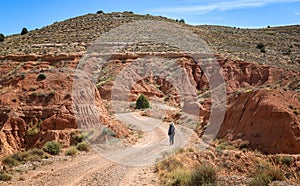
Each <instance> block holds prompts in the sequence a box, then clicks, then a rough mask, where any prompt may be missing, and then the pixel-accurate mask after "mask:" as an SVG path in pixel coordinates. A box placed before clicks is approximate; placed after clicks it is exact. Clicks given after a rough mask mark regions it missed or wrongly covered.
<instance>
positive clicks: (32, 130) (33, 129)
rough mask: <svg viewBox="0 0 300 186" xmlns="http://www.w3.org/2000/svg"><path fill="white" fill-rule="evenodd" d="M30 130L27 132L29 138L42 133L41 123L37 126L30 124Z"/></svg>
mask: <svg viewBox="0 0 300 186" xmlns="http://www.w3.org/2000/svg"><path fill="white" fill-rule="evenodd" d="M29 127H30V128H29V129H28V130H27V131H26V134H27V135H28V136H35V135H37V134H39V133H40V127H41V122H37V123H36V124H32V123H30V124H29Z"/></svg>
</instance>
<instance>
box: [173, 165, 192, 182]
mask: <svg viewBox="0 0 300 186" xmlns="http://www.w3.org/2000/svg"><path fill="white" fill-rule="evenodd" d="M190 182H191V173H190V171H188V170H185V169H182V168H181V169H177V170H175V171H174V173H173V174H172V176H171V180H170V182H169V183H168V184H167V185H177V186H186V185H189V184H190Z"/></svg>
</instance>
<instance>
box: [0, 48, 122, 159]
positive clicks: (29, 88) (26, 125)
mask: <svg viewBox="0 0 300 186" xmlns="http://www.w3.org/2000/svg"><path fill="white" fill-rule="evenodd" d="M80 57H81V56H80V55H78V54H59V55H57V56H55V55H46V56H6V57H2V58H1V59H2V60H3V61H1V63H0V74H1V76H0V83H1V84H0V127H1V128H0V139H1V141H0V156H1V155H3V154H9V153H13V152H16V151H19V150H22V149H25V148H30V147H41V146H42V145H43V144H44V143H46V142H47V141H52V140H56V141H59V142H60V143H61V144H63V146H68V145H70V144H71V143H72V139H71V135H72V134H73V133H75V132H76V131H77V132H78V131H79V130H80V129H83V126H79V125H78V121H81V120H82V118H81V116H80V115H75V114H74V108H73V106H72V104H73V101H74V98H73V96H72V88H73V80H74V79H73V78H74V69H75V67H76V66H77V64H78V62H79V59H80ZM11 60H14V61H11ZM22 60H38V61H28V62H21V61H22ZM40 75H41V76H43V77H44V78H39V76H40ZM95 90H97V89H96V88H95ZM94 99H95V105H96V107H97V108H98V110H99V111H100V112H99V115H98V116H96V117H98V119H99V120H98V121H99V122H101V123H102V124H104V125H106V126H108V127H110V128H111V129H112V130H114V131H115V132H116V134H117V135H118V136H126V135H128V131H127V130H126V128H125V127H124V126H122V125H118V124H115V123H114V121H112V119H111V118H110V117H109V115H108V113H107V111H106V109H105V107H104V105H103V103H102V100H101V97H100V95H99V93H97V92H96V94H95V95H94ZM85 123H87V124H88V121H85ZM34 127H36V128H37V131H36V132H33V133H32V134H30V133H29V132H28V131H30V130H31V129H32V128H34Z"/></svg>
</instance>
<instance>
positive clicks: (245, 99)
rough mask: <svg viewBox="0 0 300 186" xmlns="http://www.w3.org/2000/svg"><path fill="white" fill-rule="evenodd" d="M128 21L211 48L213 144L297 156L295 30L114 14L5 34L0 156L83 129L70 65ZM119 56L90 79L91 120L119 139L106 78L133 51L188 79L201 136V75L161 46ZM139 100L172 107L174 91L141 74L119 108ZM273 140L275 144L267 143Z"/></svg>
mask: <svg viewBox="0 0 300 186" xmlns="http://www.w3.org/2000/svg"><path fill="white" fill-rule="evenodd" d="M135 20H163V21H167V22H172V23H175V24H181V25H182V26H184V27H186V29H190V30H191V31H193V32H194V33H196V34H198V36H199V38H202V39H203V40H205V41H206V42H207V43H208V45H209V46H210V47H211V48H212V49H213V51H214V53H215V56H216V58H217V61H218V62H219V64H220V66H221V73H222V74H223V76H224V79H225V81H226V87H227V94H228V98H229V99H228V110H227V112H226V115H225V120H224V122H223V126H222V128H221V131H220V133H219V137H220V138H223V137H226V138H228V139H232V140H236V139H242V140H245V141H247V142H248V147H249V148H252V149H258V150H261V151H262V152H265V153H281V152H285V153H300V146H299V144H300V143H299V136H300V135H299V134H300V118H299V117H300V114H299V112H300V104H299V101H300V97H299V92H300V83H299V82H300V73H299V66H300V38H299V37H298V36H299V34H300V26H287V27H276V28H275V27H274V28H264V29H239V28H230V27H221V26H207V25H206V26H190V25H185V24H182V23H176V21H175V20H170V19H167V18H163V17H154V16H150V15H146V16H142V15H135V14H132V13H130V12H123V13H110V14H88V15H84V16H80V17H76V18H72V19H69V20H66V21H63V22H58V23H54V24H52V25H49V26H46V27H43V28H41V29H37V30H33V31H30V32H29V33H28V34H25V35H12V36H8V37H6V39H5V41H4V42H1V43H0V48H1V50H0V55H1V56H0V75H1V76H0V127H1V131H0V139H1V143H0V147H1V148H0V149H1V150H0V154H5V153H12V152H14V151H18V150H22V149H24V148H29V147H32V146H41V145H42V144H44V143H45V142H46V141H50V140H57V141H60V142H61V143H63V144H65V146H68V145H70V144H71V143H72V134H73V133H74V132H77V129H78V121H80V122H84V123H87V124H89V123H92V122H93V121H90V120H88V119H86V118H84V117H83V118H76V117H75V116H74V113H75V112H76V111H78V110H76V109H82V110H83V111H84V112H86V114H87V115H93V113H89V110H90V108H89V107H88V106H87V107H84V108H75V110H74V108H73V107H72V104H73V102H76V101H79V100H76V99H75V98H74V97H72V96H71V95H72V86H73V82H74V80H75V79H76V78H78V77H75V76H76V75H75V74H74V71H75V68H76V67H77V65H78V63H79V61H80V58H81V57H82V56H83V55H84V53H85V52H86V50H87V47H88V46H90V45H91V44H92V43H93V41H95V40H96V39H97V38H98V37H99V36H101V34H103V33H105V32H107V31H109V30H111V29H112V28H116V27H117V26H119V25H122V24H125V23H129V22H132V21H135ZM122 52H123V53H122V54H118V55H115V57H114V58H111V59H110V62H111V63H107V65H105V66H103V68H102V69H101V71H100V72H98V75H99V78H98V79H97V82H96V85H93V86H94V88H95V89H94V91H95V92H96V94H95V100H96V106H97V108H98V109H99V110H100V111H101V113H102V114H101V115H100V116H96V119H95V120H97V121H98V120H99V121H102V122H103V123H104V124H105V125H106V126H107V127H109V128H111V129H112V130H113V131H115V132H116V133H117V135H118V136H128V134H129V132H128V130H127V129H126V128H125V127H124V126H122V125H121V124H119V123H118V122H117V121H114V120H113V119H112V118H111V114H112V113H111V110H110V109H111V108H110V107H109V101H110V98H111V89H112V86H113V83H114V81H115V76H116V74H118V73H119V72H120V71H121V70H122V69H123V68H124V67H126V66H128V65H129V64H131V63H132V62H133V61H134V60H136V59H138V58H139V53H140V52H144V53H147V52H148V54H149V55H150V52H151V55H154V56H161V57H168V58H173V59H174V60H175V61H176V63H177V64H179V65H181V66H182V67H184V69H186V71H187V72H188V75H189V78H190V80H191V82H192V84H193V86H195V88H196V89H197V91H198V92H197V93H198V100H199V103H200V104H201V105H202V106H203V107H201V112H200V116H199V117H200V118H201V124H200V125H199V127H198V128H197V132H198V134H199V135H201V134H202V133H203V130H202V129H203V128H204V127H205V126H206V125H207V122H208V119H209V114H210V108H211V99H210V96H209V95H210V92H209V85H208V81H207V78H206V77H205V75H203V73H204V72H203V69H201V68H200V66H199V64H197V62H195V61H194V60H193V59H192V58H190V57H188V56H186V55H183V54H182V53H180V51H179V50H178V49H177V48H176V47H170V46H167V45H165V44H164V43H151V42H149V43H138V44H135V45H133V46H129V47H127V48H126V49H125V50H124V51H122ZM126 52H131V53H137V55H127V54H125V53H126ZM141 93H144V94H145V95H147V96H148V97H149V99H150V100H159V101H161V102H162V103H166V104H169V105H170V106H175V107H178V106H179V105H180V99H179V97H178V92H176V90H174V87H173V86H172V85H171V84H170V82H168V81H166V80H164V79H159V78H154V77H149V78H146V79H142V80H141V81H139V82H137V83H136V84H135V85H134V87H133V89H132V90H131V92H130V96H129V101H134V100H135V99H136V97H137V96H138V95H139V94H141ZM107 109H109V110H108V111H107ZM176 114H177V115H176ZM178 114H180V113H175V114H174V115H173V116H172V118H171V119H176V118H177V117H178ZM274 135H276V138H277V140H276V141H272V137H274ZM275 146H276V148H275Z"/></svg>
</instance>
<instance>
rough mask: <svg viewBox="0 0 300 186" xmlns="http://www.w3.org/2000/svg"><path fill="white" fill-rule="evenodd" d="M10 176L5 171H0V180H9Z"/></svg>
mask: <svg viewBox="0 0 300 186" xmlns="http://www.w3.org/2000/svg"><path fill="white" fill-rule="evenodd" d="M11 178H12V176H11V175H9V174H7V173H6V172H4V171H0V180H1V181H10V180H11Z"/></svg>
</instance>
